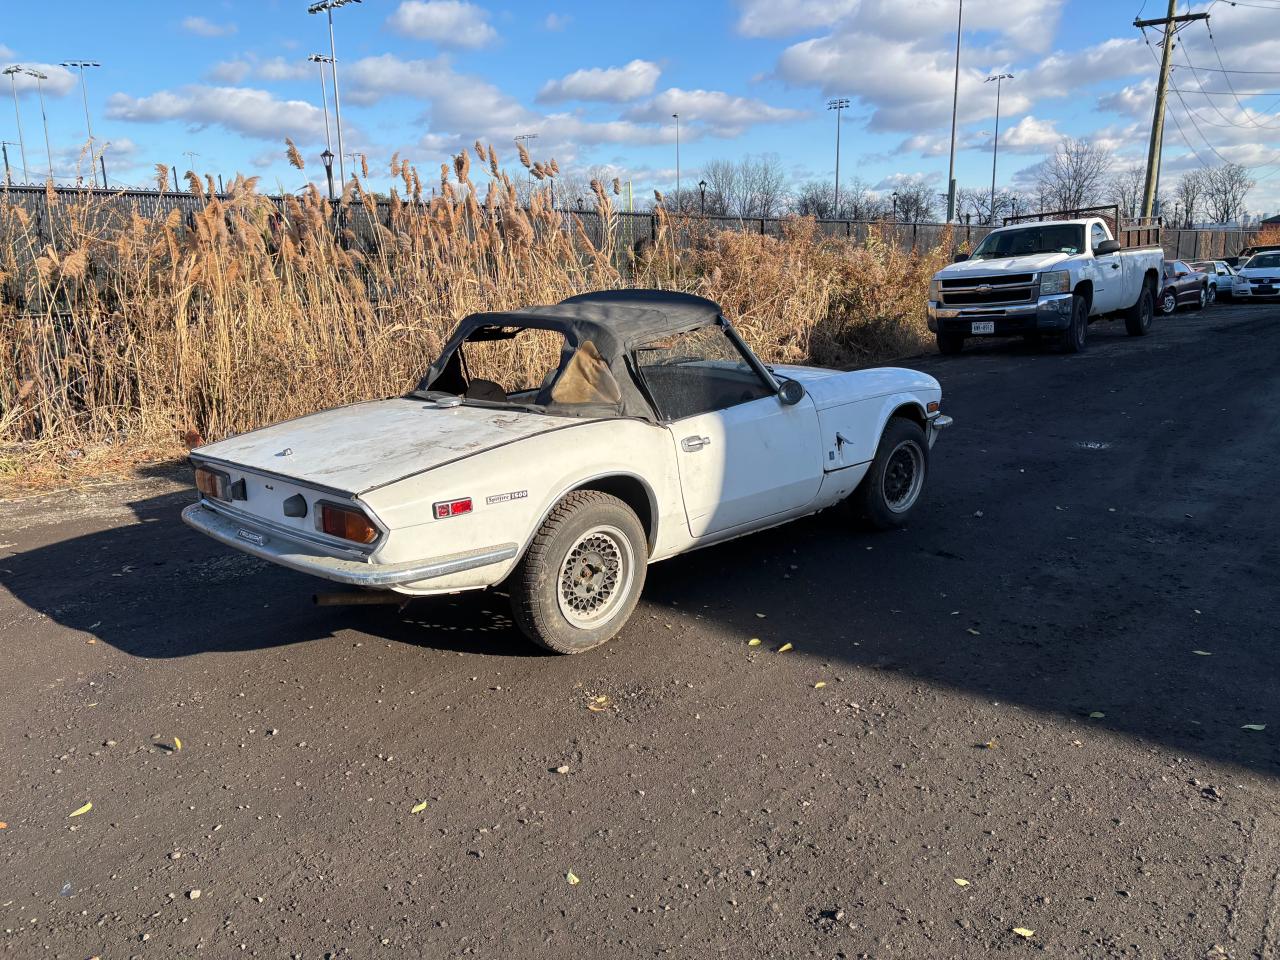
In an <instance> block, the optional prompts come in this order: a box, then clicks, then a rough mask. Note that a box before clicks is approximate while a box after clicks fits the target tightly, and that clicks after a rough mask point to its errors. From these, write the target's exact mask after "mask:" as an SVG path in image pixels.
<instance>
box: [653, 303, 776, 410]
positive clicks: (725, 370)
mask: <svg viewBox="0 0 1280 960" xmlns="http://www.w3.org/2000/svg"><path fill="white" fill-rule="evenodd" d="M635 358H636V368H637V370H638V371H639V373H640V376H641V377H642V378H643V379H644V383H645V386H646V387H647V388H648V390H649V395H650V396H651V397H652V398H653V402H654V404H655V405H656V406H657V408H658V412H659V413H660V414H661V415H662V417H663V419H666V420H681V419H683V418H685V417H692V416H696V415H698V414H700V413H712V412H714V411H716V410H725V409H727V408H729V407H733V406H736V405H738V404H740V403H749V402H750V401H752V400H759V399H761V398H762V397H767V396H771V395H772V394H773V390H772V389H771V387H770V386H769V385H768V384H767V383H765V382H764V380H762V379H761V377H760V375H759V374H758V373H756V371H755V370H754V369H753V368H752V367H751V366H750V365H749V364H748V363H747V361H746V358H745V357H743V355H742V353H741V352H740V351H739V350H738V348H737V347H736V346H735V345H734V343H733V341H731V340H730V339H729V338H728V336H726V335H725V332H724V330H723V329H722V328H721V327H718V326H712V327H701V328H699V329H697V330H693V331H691V332H689V333H681V334H676V335H674V336H671V337H667V338H665V339H663V340H657V341H654V342H652V343H648V344H645V345H643V346H640V347H637V348H636V350H635Z"/></svg>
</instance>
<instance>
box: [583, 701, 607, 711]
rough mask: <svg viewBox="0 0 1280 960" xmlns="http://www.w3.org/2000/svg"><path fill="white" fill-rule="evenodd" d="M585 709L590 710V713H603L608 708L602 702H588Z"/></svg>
mask: <svg viewBox="0 0 1280 960" xmlns="http://www.w3.org/2000/svg"><path fill="white" fill-rule="evenodd" d="M587 709H588V710H590V711H591V712H592V713H604V712H605V711H607V710H608V709H609V708H608V707H607V706H605V705H604V704H603V703H588V704H587Z"/></svg>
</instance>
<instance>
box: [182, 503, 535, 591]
mask: <svg viewBox="0 0 1280 960" xmlns="http://www.w3.org/2000/svg"><path fill="white" fill-rule="evenodd" d="M182 520H183V522H184V523H186V524H187V526H189V527H191V528H193V529H195V530H199V531H200V532H201V533H203V534H206V535H207V536H210V537H212V538H213V539H214V540H217V541H219V542H220V543H225V544H226V545H227V546H229V547H235V548H236V549H237V550H243V551H244V552H245V553H249V554H252V555H253V556H255V557H259V558H261V559H263V560H269V561H271V562H272V563H278V564H279V565H280V566H282V567H288V568H289V569H290V570H297V571H298V572H299V573H309V574H311V575H312V576H314V577H322V578H324V579H325V580H332V581H334V582H335V583H346V584H350V585H352V586H356V587H393V586H395V585H397V584H401V583H416V582H418V581H419V580H433V579H435V578H437V577H447V576H449V575H450V574H453V573H461V572H462V571H464V570H473V569H475V568H476V567H485V566H488V565H489V564H491V563H501V562H502V561H503V560H510V559H511V558H512V557H514V556H515V555H516V552H517V550H518V549H519V548H518V547H517V546H516V545H515V544H514V543H503V544H499V545H498V546H494V547H481V548H479V549H476V550H467V551H464V552H462V553H451V554H449V555H447V556H443V557H433V558H431V559H428V560H408V561H405V562H403V563H363V562H361V561H359V560H342V559H339V558H337V557H327V556H325V555H323V554H319V553H308V552H305V551H304V550H303V549H302V545H301V544H299V543H297V542H296V541H291V540H288V539H286V538H285V537H282V536H281V535H280V534H278V533H274V532H266V533H264V532H262V531H261V530H249V529H247V528H246V526H245V525H242V524H240V523H237V522H236V521H234V520H230V519H228V518H227V517H224V516H221V515H220V514H217V513H214V512H213V511H212V510H210V509H209V508H207V507H205V506H204V505H203V504H200V503H193V504H192V505H191V506H189V507H187V508H186V509H185V510H183V511H182ZM241 530H245V531H246V532H247V533H249V534H250V535H252V536H254V537H255V538H256V539H255V540H254V541H253V542H250V541H249V540H246V539H244V537H242V536H241V535H240V531H241Z"/></svg>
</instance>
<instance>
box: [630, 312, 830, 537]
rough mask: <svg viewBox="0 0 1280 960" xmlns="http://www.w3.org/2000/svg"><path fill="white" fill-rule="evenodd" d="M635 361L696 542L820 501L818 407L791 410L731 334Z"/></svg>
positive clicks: (704, 331)
mask: <svg viewBox="0 0 1280 960" xmlns="http://www.w3.org/2000/svg"><path fill="white" fill-rule="evenodd" d="M634 356H635V364H636V370H637V372H638V373H639V375H640V378H641V380H642V381H643V383H644V385H645V388H646V390H647V391H648V392H649V395H650V397H651V398H652V399H653V402H654V404H655V406H656V407H657V408H658V412H659V414H660V415H661V416H662V418H663V420H664V422H665V424H666V427H667V429H668V430H669V431H670V434H671V443H672V445H673V447H674V449H675V455H676V462H677V464H678V467H679V474H680V489H681V493H682V494H683V497H684V507H685V517H686V520H687V522H688V525H689V533H690V535H691V536H692V537H694V538H703V537H712V536H715V535H716V534H718V533H722V532H725V531H728V530H730V529H732V528H735V527H743V528H747V529H749V528H750V527H751V526H759V525H764V524H766V523H767V522H768V520H769V519H770V518H771V517H775V516H778V515H780V514H784V513H787V512H788V511H791V510H795V509H797V508H800V507H803V506H804V505H805V504H807V503H808V502H809V501H811V500H812V499H813V498H814V497H815V496H817V493H818V488H819V487H820V486H821V483H822V457H821V451H820V449H819V447H820V436H819V433H818V416H817V411H816V410H815V408H814V405H813V401H812V400H811V399H810V398H809V397H808V396H806V397H804V398H802V399H801V400H800V402H798V403H795V404H790V405H788V404H784V403H783V402H782V401H781V400H780V399H779V397H778V395H777V394H776V393H775V392H774V389H773V386H772V384H770V383H768V382H767V381H766V380H765V379H764V378H763V377H762V376H761V375H760V374H759V373H758V372H757V370H756V369H755V368H754V367H753V366H752V365H751V364H749V363H748V362H747V360H746V358H745V357H744V356H743V354H742V353H741V351H739V350H738V348H737V346H736V345H735V344H734V343H733V341H732V340H731V339H730V338H729V337H728V336H727V335H726V333H725V331H724V329H723V328H721V327H703V328H700V329H698V330H694V331H691V332H689V333H684V334H677V335H675V336H671V337H667V338H665V339H664V340H662V341H658V342H656V343H652V344H645V345H642V346H640V347H638V348H637V349H636V350H635V353H634Z"/></svg>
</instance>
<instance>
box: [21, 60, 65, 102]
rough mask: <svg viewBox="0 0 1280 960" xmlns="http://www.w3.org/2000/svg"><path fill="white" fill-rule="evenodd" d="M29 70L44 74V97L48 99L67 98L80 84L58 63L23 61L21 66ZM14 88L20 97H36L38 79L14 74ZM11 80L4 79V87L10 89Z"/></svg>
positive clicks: (23, 74) (24, 74) (28, 75)
mask: <svg viewBox="0 0 1280 960" xmlns="http://www.w3.org/2000/svg"><path fill="white" fill-rule="evenodd" d="M21 65H22V66H23V67H26V68H27V69H28V70H34V71H35V72H36V73H42V74H44V79H43V80H42V81H41V85H43V86H44V95H45V96H46V97H65V96H66V95H67V94H68V93H70V92H71V91H72V90H75V89H76V87H77V85H78V84H79V83H80V80H79V79H78V77H77V75H76V74H74V73H72V72H71V71H70V70H68V69H67V68H66V67H61V66H59V65H58V64H56V63H31V62H30V61H23V62H22V64H21ZM12 76H13V81H14V84H13V85H14V86H15V87H16V88H17V91H18V96H20V97H21V96H27V95H30V96H35V94H36V87H37V84H36V78H35V77H33V76H31V75H30V74H27V73H17V74H13V75H12ZM9 84H10V79H9V78H8V77H5V78H4V86H5V87H8V86H9Z"/></svg>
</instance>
